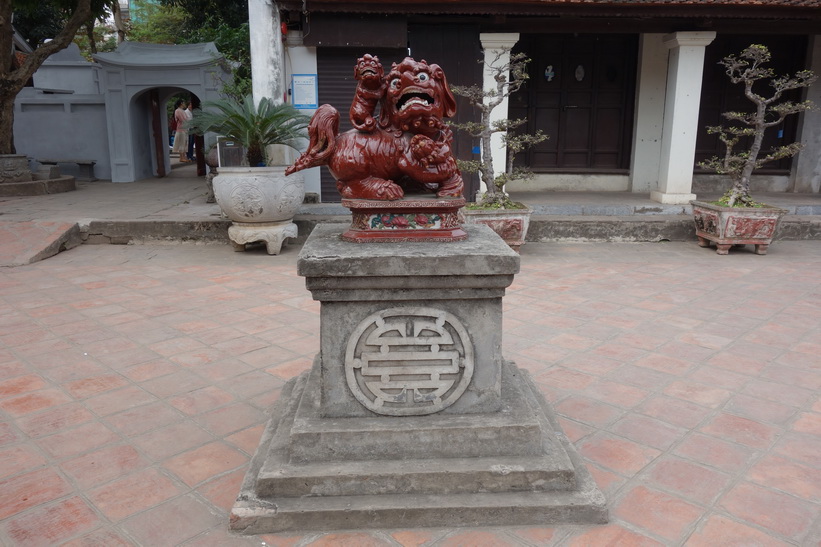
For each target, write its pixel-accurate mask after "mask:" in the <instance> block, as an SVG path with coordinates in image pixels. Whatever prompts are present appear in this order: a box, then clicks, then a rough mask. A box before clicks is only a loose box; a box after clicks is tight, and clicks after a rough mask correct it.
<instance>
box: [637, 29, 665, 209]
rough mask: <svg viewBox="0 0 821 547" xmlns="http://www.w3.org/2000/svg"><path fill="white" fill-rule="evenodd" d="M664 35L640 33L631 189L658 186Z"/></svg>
mask: <svg viewBox="0 0 821 547" xmlns="http://www.w3.org/2000/svg"><path fill="white" fill-rule="evenodd" d="M663 39H664V35H663V34H642V35H641V37H640V39H639V70H638V76H637V82H636V123H635V125H634V129H633V157H632V158H631V160H630V191H631V192H641V193H649V192H651V191H653V190H657V189H658V184H659V182H658V181H659V159H660V157H661V136H662V127H663V125H664V93H665V90H666V88H667V48H665V47H664V44H663V43H662V40H663Z"/></svg>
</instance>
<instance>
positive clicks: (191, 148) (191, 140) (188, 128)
mask: <svg viewBox="0 0 821 547" xmlns="http://www.w3.org/2000/svg"><path fill="white" fill-rule="evenodd" d="M185 115H186V117H187V118H188V119H187V121H186V122H185V133H186V135H188V155H187V157H188V161H194V137H193V136H192V135H191V120H193V119H194V102H193V101H191V102H189V103H188V108H187V109H186V110H185Z"/></svg>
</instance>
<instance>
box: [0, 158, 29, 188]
mask: <svg viewBox="0 0 821 547" xmlns="http://www.w3.org/2000/svg"><path fill="white" fill-rule="evenodd" d="M30 180H31V170H30V169H29V160H28V158H27V157H26V156H24V155H21V154H0V183H2V182H27V181H30Z"/></svg>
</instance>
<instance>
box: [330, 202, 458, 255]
mask: <svg viewBox="0 0 821 547" xmlns="http://www.w3.org/2000/svg"><path fill="white" fill-rule="evenodd" d="M342 205H343V206H345V207H347V208H348V209H350V210H351V215H352V221H351V227H350V229H349V230H347V231H346V232H345V233H343V234H342V239H344V240H345V241H352V242H355V243H365V242H369V241H370V242H378V241H381V242H402V241H460V240H462V239H465V238H467V233H466V232H465V231H464V230H463V229H462V223H461V222H460V221H459V214H458V212H459V209H460V208H461V207H463V206H464V205H465V199H464V198H437V197H434V196H431V197H411V198H404V199H401V200H396V201H384V200H369V199H343V200H342Z"/></svg>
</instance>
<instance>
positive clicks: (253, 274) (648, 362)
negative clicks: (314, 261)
mask: <svg viewBox="0 0 821 547" xmlns="http://www.w3.org/2000/svg"><path fill="white" fill-rule="evenodd" d="M297 252H298V251H297V249H296V248H293V247H290V248H287V250H286V251H285V253H284V254H283V255H281V256H279V257H269V256H267V255H265V254H264V253H262V252H261V251H259V252H247V253H234V252H232V251H231V249H230V247H229V246H227V245H194V244H186V245H167V246H162V245H157V246H148V245H146V246H140V245H136V246H92V245H84V246H82V247H79V248H77V249H74V250H71V251H69V252H66V253H61V254H60V255H58V256H56V257H54V258H50V259H48V260H46V261H44V262H39V263H36V264H33V265H29V266H20V267H16V268H0V544H4V545H5V544H7V545H43V546H46V545H48V546H51V545H62V544H69V545H100V546H116V545H146V546H163V545H196V546H209V545H219V546H226V545H227V546H231V545H248V546H251V545H257V546H259V545H263V544H264V545H315V546H316V545H334V546H336V545H351V546H368V545H437V546H473V545H594V546H598V545H618V546H623V545H685V544H686V545H711V546H715V545H722V546H723V545H801V546H804V545H819V544H821V245H819V244H818V242H815V241H808V242H797V241H783V242H777V243H776V244H774V245H773V247H772V248H771V250H770V254H769V255H767V256H765V257H761V256H755V255H753V254H752V252H751V250H749V249H748V250H743V251H733V252H732V253H731V255H730V256H728V257H719V256H716V255H715V253H714V252H712V251H710V250H706V249H700V248H699V247H698V246H697V245H696V244H695V242H691V243H643V244H605V243H601V244H556V243H542V244H528V245H526V246H525V247H524V248H523V252H522V273H521V274H519V275H518V276H517V277H516V280H515V281H514V284H513V286H512V287H511V288H510V289H509V290H508V292H507V296H506V297H505V314H506V315H505V326H504V328H505V331H504V332H505V339H504V353H505V356H506V357H507V358H509V359H512V360H514V361H516V362H517V364H518V365H519V366H520V367H523V368H526V369H528V370H529V371H530V373H531V375H532V376H533V377H534V378H535V380H536V382H537V383H538V384H539V386H540V387H541V389H542V390H543V392H544V394H545V396H546V397H547V398H548V400H550V401H551V402H552V403H553V405H554V407H555V409H556V410H557V412H558V413H559V414H560V416H561V417H562V420H561V421H562V425H563V427H564V430H565V432H566V433H567V435H568V436H569V437H570V439H571V440H572V441H573V442H574V443H575V445H576V447H577V448H578V450H579V451H580V452H581V454H582V456H583V457H584V458H585V461H586V463H587V465H588V468H589V469H590V471H591V472H592V473H593V475H594V477H595V478H596V480H597V482H598V483H599V485H600V486H601V488H602V489H603V490H604V491H605V493H606V495H607V497H608V501H609V503H610V509H611V523H610V524H609V525H607V526H600V527H577V526H563V527H556V528H540V527H525V528H522V527H517V528H478V529H467V530H457V529H424V530H383V531H356V532H338V533H324V534H319V533H306V534H305V535H295V534H291V535H276V536H262V537H247V538H246V537H238V536H233V535H231V534H229V533H228V532H227V514H228V510H229V508H230V506H231V505H232V503H233V500H234V497H235V496H236V494H237V492H238V490H239V485H240V481H241V480H242V477H243V474H244V472H245V469H246V466H247V464H248V461H249V458H250V456H251V455H252V454H253V452H254V450H255V449H256V446H257V442H258V441H259V437H260V435H261V433H262V429H263V426H264V424H265V421H266V411H267V409H269V407H270V405H271V404H272V403H273V402H274V401H275V400H276V399H277V396H278V393H279V388H280V387H281V386H282V385H283V384H284V383H285V381H287V380H288V379H289V378H291V377H293V376H295V375H297V374H298V373H300V372H301V371H303V370H306V369H307V368H308V367H309V366H310V364H311V360H312V358H313V356H314V354H315V353H316V352H317V349H318V336H317V330H318V327H319V317H318V309H319V307H318V304H317V303H315V302H313V301H312V300H311V299H310V295H309V293H308V292H307V291H306V290H305V288H304V282H303V280H302V278H299V277H297V276H296V274H295V263H296V256H297ZM706 283H709V284H710V285H706Z"/></svg>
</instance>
